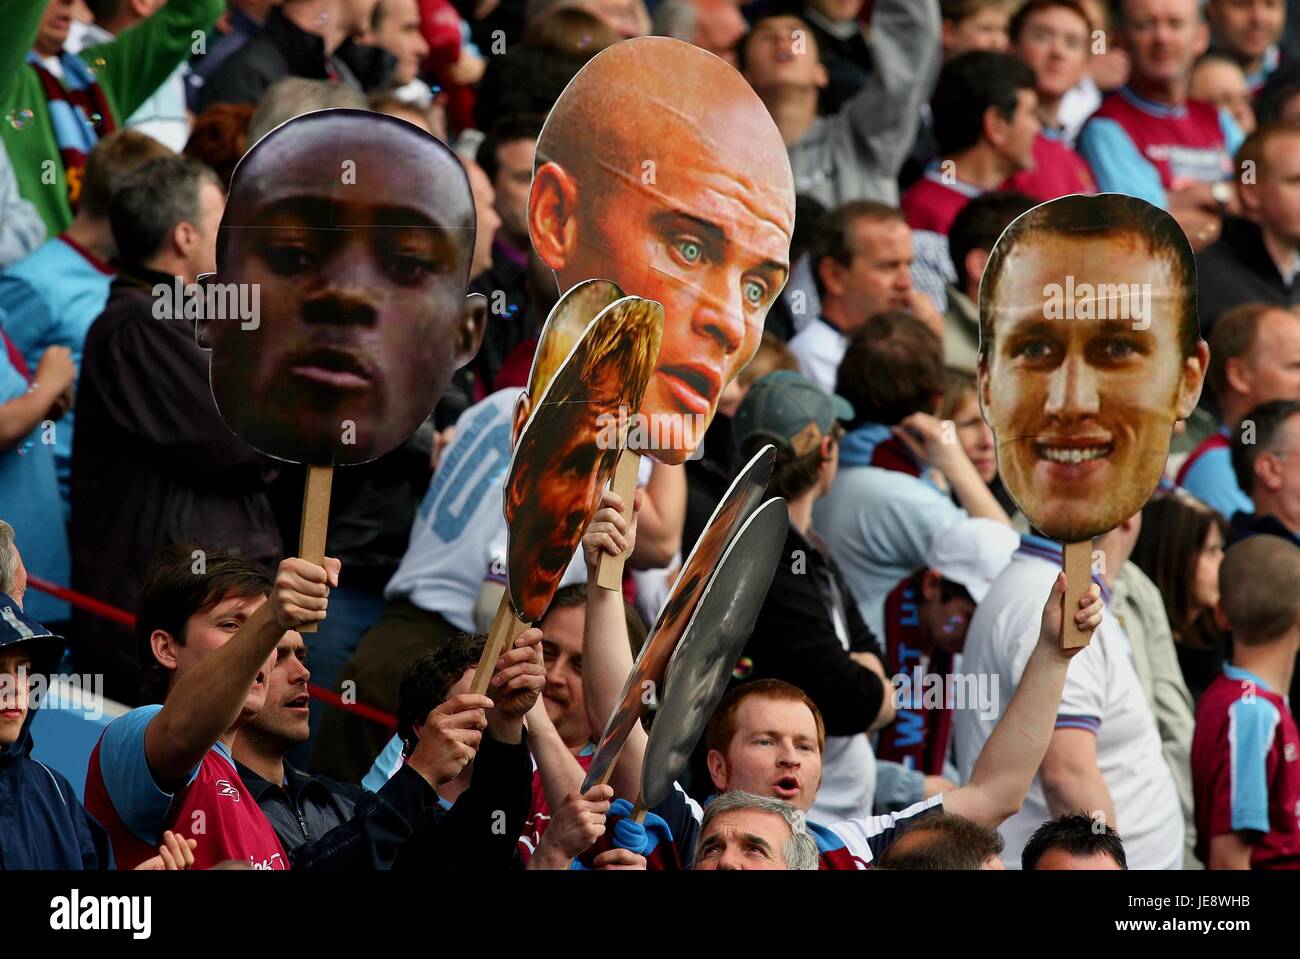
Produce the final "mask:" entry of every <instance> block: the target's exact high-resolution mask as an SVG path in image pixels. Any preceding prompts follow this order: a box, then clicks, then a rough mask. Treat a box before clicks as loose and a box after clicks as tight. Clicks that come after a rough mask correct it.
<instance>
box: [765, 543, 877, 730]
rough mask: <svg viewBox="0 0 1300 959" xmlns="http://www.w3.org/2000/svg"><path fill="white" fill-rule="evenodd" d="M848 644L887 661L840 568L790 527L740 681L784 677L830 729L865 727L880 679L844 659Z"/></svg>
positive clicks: (873, 716) (872, 716)
mask: <svg viewBox="0 0 1300 959" xmlns="http://www.w3.org/2000/svg"><path fill="white" fill-rule="evenodd" d="M836 611H838V614H839V617H840V620H841V622H842V623H843V625H844V628H845V631H846V632H847V633H848V639H849V647H848V649H845V648H844V644H843V642H842V641H841V640H840V638H839V634H838V633H837V631H836V628H835V614H836ZM850 651H851V652H867V653H875V654H876V655H877V656H879V657H880V661H881V662H882V663H884V661H885V657H884V654H883V653H882V652H881V649H880V645H879V644H878V643H877V642H876V638H875V636H873V635H872V633H871V630H870V629H868V628H867V624H866V623H864V622H863V620H862V616H861V615H860V614H859V613H858V607H857V603H856V602H854V600H853V597H852V594H850V593H849V590H848V587H847V586H846V585H845V583H844V577H843V576H842V575H841V574H840V570H839V567H837V566H836V565H835V562H834V560H832V559H831V558H830V557H829V556H828V555H827V554H826V553H825V552H824V551H823V550H822V549H820V548H819V547H818V545H817V544H815V543H814V542H813V541H812V540H810V539H807V538H805V537H804V536H802V535H801V534H800V533H799V531H798V530H796V529H795V528H794V527H793V526H791V527H790V530H789V533H788V534H787V536H786V540H785V549H784V552H783V553H782V555H781V560H780V562H778V563H777V564H776V576H775V577H774V578H773V580H772V586H771V588H770V589H769V590H768V591H767V598H766V599H765V600H764V601H763V608H762V610H761V611H760V612H759V614H758V623H757V624H756V625H755V626H754V633H753V635H752V636H750V638H749V642H748V643H746V644H745V652H744V657H745V658H746V659H747V660H748V661H749V662H748V663H747V664H746V666H747V669H748V672H747V673H746V675H745V680H746V681H751V680H755V679H782V680H785V681H786V682H787V683H790V684H792V685H794V686H797V687H799V688H800V689H802V690H803V691H804V692H805V693H807V694H808V697H809V698H810V699H811V700H812V701H813V702H814V703H816V704H817V708H818V709H819V710H821V713H822V719H823V720H824V721H825V723H826V734H827V735H828V736H851V735H854V734H855V733H862V732H866V731H867V729H868V728H869V727H870V726H871V724H872V723H873V722H874V721H875V719H876V715H877V713H879V712H880V705H881V703H882V702H884V697H885V686H884V683H882V682H881V680H880V677H879V676H877V675H876V674H875V673H873V672H871V670H869V669H866V668H865V667H863V666H860V665H859V664H858V663H856V662H855V661H854V660H853V659H852V658H850V657H849V652H850Z"/></svg>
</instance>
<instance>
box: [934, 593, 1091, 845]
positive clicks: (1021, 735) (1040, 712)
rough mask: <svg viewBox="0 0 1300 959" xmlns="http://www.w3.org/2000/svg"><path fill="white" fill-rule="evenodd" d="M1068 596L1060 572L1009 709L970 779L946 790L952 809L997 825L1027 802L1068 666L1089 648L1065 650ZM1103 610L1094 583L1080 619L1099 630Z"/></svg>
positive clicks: (1049, 736)
mask: <svg viewBox="0 0 1300 959" xmlns="http://www.w3.org/2000/svg"><path fill="white" fill-rule="evenodd" d="M1064 597H1065V574H1064V573H1060V574H1058V575H1057V577H1056V583H1055V584H1054V585H1053V586H1052V592H1051V594H1050V595H1049V596H1048V597H1047V603H1046V605H1045V606H1044V607H1043V619H1042V627H1041V628H1040V630H1039V633H1038V645H1037V646H1035V647H1034V651H1033V652H1032V653H1031V654H1030V655H1029V661H1028V662H1027V663H1025V670H1024V672H1023V673H1022V674H1021V676H1020V683H1019V685H1018V686H1017V687H1016V692H1015V695H1013V696H1012V697H1011V702H1010V703H1008V704H1007V711H1006V712H1005V713H1004V714H1003V715H1002V718H1001V719H1000V720H999V721H998V724H997V725H996V726H995V727H994V728H993V733H992V735H990V736H989V738H988V742H986V743H985V744H984V748H983V749H982V750H980V754H979V756H978V757H977V758H976V760H975V768H974V769H972V770H971V776H970V782H968V783H967V784H966V785H965V786H962V787H961V788H959V789H954V790H953V791H952V792H948V793H944V794H943V804H944V808H945V809H946V810H947V811H948V812H951V813H956V814H957V815H959V816H965V817H966V818H967V819H974V820H975V821H976V822H981V823H983V824H984V825H986V826H989V827H991V828H997V827H998V826H999V825H1001V823H1002V821H1003V820H1005V819H1006V818H1007V817H1008V816H1011V815H1014V814H1015V813H1016V812H1017V811H1018V810H1019V809H1020V804H1021V803H1022V802H1024V799H1025V794H1026V793H1027V792H1029V786H1030V784H1031V783H1032V782H1033V781H1034V775H1035V774H1036V773H1037V772H1038V767H1039V765H1041V764H1042V762H1043V757H1044V756H1045V755H1046V754H1047V750H1048V745H1049V743H1050V742H1051V740H1052V737H1053V729H1054V727H1055V725H1056V713H1057V708H1058V707H1059V706H1060V703H1061V691H1062V690H1063V689H1064V688H1065V672H1066V667H1068V666H1069V664H1070V659H1071V658H1072V657H1074V656H1075V655H1076V654H1077V653H1079V652H1080V650H1082V649H1086V648H1087V647H1086V646H1081V647H1079V648H1078V649H1062V648H1061V621H1062V616H1063V613H1064V610H1063V608H1062V607H1063V605H1064ZM1101 613H1102V604H1101V590H1100V589H1099V588H1098V587H1097V585H1096V584H1095V583H1094V584H1093V585H1092V586H1091V587H1090V588H1089V590H1088V592H1087V593H1085V594H1084V595H1083V596H1081V597H1080V598H1079V609H1078V611H1077V612H1076V613H1075V621H1076V622H1078V623H1079V624H1080V625H1082V626H1084V627H1085V628H1087V629H1089V630H1095V629H1096V628H1097V627H1098V626H1099V625H1101Z"/></svg>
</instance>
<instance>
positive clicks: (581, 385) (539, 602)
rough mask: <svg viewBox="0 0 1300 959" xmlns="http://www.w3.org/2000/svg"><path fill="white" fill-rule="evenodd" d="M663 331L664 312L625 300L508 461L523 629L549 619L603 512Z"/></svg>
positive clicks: (591, 338)
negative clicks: (585, 537)
mask: <svg viewBox="0 0 1300 959" xmlns="http://www.w3.org/2000/svg"><path fill="white" fill-rule="evenodd" d="M662 329H663V309H662V308H661V307H660V306H659V304H658V303H654V302H651V301H650V300H642V299H639V298H637V297H625V298H623V299H621V300H618V301H617V302H615V303H614V304H612V305H611V306H609V307H606V308H605V309H604V310H603V311H601V313H600V314H599V315H598V316H597V317H596V318H595V319H594V320H592V321H591V323H590V324H589V325H588V326H587V329H586V331H585V332H584V333H583V335H582V337H581V338H580V339H579V340H578V342H577V344H575V345H574V347H573V350H572V351H571V352H570V353H569V356H568V357H567V358H566V359H565V361H564V363H563V364H562V365H561V367H560V369H559V370H558V371H557V372H556V374H555V376H554V378H553V379H552V380H551V382H550V383H549V384H548V385H547V387H546V391H545V392H544V393H543V394H542V396H541V398H540V400H539V401H538V403H537V406H536V408H535V409H534V410H533V413H532V415H531V416H530V417H529V419H528V422H527V424H526V425H525V426H524V430H523V433H522V435H521V436H520V437H519V443H518V444H517V445H516V447H515V451H514V455H513V457H512V458H511V460H510V473H509V475H508V476H507V477H506V486H505V497H504V505H505V516H506V523H507V524H508V530H509V532H508V541H507V554H506V567H507V570H506V575H507V579H508V581H509V584H510V601H511V604H512V605H513V606H514V608H515V612H516V613H517V614H518V615H519V618H520V619H522V620H524V621H525V622H535V621H537V620H539V619H541V618H542V614H543V613H545V612H546V607H547V605H549V603H550V601H551V597H552V596H554V595H555V589H556V587H557V586H558V585H559V582H560V578H561V577H562V576H563V575H564V570H565V567H567V566H568V564H569V561H570V560H571V559H572V558H573V553H574V550H576V549H577V548H578V544H579V543H580V542H581V540H582V534H583V532H584V531H586V529H587V525H588V524H589V523H590V522H591V517H592V516H593V515H594V514H595V512H596V510H597V508H598V507H599V506H600V490H601V489H602V488H603V487H604V485H605V484H606V483H607V482H608V481H609V478H610V475H611V474H612V473H613V472H614V464H615V463H616V461H617V460H618V454H619V451H620V450H621V449H622V446H623V436H622V430H623V429H626V410H628V409H636V408H637V406H638V404H640V402H641V398H642V395H643V393H644V392H645V388H646V383H647V382H648V381H649V379H650V375H651V372H652V371H653V370H654V363H655V356H656V355H657V354H658V351H659V337H660V333H661V331H662ZM620 408H621V409H622V410H623V411H625V412H624V418H623V419H622V420H620V416H619V411H620ZM620 422H621V423H622V426H621V427H620Z"/></svg>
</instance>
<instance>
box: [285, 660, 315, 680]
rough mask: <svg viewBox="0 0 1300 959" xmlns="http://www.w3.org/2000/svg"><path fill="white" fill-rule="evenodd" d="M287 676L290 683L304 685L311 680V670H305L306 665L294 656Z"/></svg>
mask: <svg viewBox="0 0 1300 959" xmlns="http://www.w3.org/2000/svg"><path fill="white" fill-rule="evenodd" d="M289 676H290V682H294V683H304V684H306V683H307V682H309V681H310V680H311V670H310V669H308V668H307V664H306V663H304V662H303V661H302V660H301V659H299V658H298V657H297V656H295V657H294V658H293V666H292V668H291V672H290V674H289Z"/></svg>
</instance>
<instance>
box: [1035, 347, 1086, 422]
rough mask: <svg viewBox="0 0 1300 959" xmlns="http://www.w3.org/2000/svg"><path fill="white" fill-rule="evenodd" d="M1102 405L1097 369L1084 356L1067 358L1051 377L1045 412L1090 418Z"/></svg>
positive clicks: (1053, 414) (1054, 414)
mask: <svg viewBox="0 0 1300 959" xmlns="http://www.w3.org/2000/svg"><path fill="white" fill-rule="evenodd" d="M1099 405H1100V394H1099V393H1098V391H1097V372H1096V370H1094V369H1093V367H1092V365H1091V364H1090V363H1088V362H1087V360H1085V359H1084V358H1083V357H1082V356H1068V357H1066V359H1065V362H1063V363H1062V364H1061V365H1060V366H1058V367H1057V368H1056V369H1055V370H1054V371H1053V372H1052V374H1051V380H1050V382H1049V384H1048V389H1047V402H1046V404H1045V405H1044V407H1043V409H1044V412H1046V413H1048V414H1049V415H1052V416H1064V417H1077V416H1091V415H1094V414H1096V412H1097V410H1098V408H1099Z"/></svg>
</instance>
